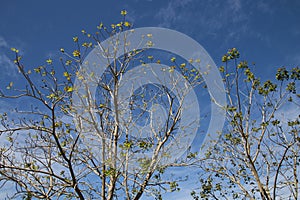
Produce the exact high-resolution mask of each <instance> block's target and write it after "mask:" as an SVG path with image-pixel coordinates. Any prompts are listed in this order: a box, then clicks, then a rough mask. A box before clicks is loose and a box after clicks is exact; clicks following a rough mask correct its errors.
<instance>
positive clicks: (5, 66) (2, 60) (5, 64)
mask: <svg viewBox="0 0 300 200" xmlns="http://www.w3.org/2000/svg"><path fill="white" fill-rule="evenodd" d="M0 71H1V73H0V80H5V79H6V78H16V77H17V75H18V70H17V69H16V66H15V64H14V63H13V61H12V60H11V59H10V58H9V57H8V56H7V55H5V54H2V55H1V54H0Z"/></svg>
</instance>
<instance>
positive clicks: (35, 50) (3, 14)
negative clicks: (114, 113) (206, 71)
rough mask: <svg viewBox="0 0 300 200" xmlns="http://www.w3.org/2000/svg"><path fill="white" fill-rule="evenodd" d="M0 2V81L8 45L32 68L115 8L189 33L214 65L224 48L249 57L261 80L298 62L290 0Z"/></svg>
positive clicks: (138, 22)
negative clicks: (283, 67) (232, 48)
mask: <svg viewBox="0 0 300 200" xmlns="http://www.w3.org/2000/svg"><path fill="white" fill-rule="evenodd" d="M0 5H1V6H0V19H1V23H0V84H2V85H3V84H8V83H9V82H10V81H11V80H16V79H17V78H18V73H17V70H15V68H14V65H13V64H12V62H11V60H12V59H13V53H12V52H10V50H9V49H10V47H16V48H19V49H20V50H21V54H23V55H24V59H23V63H24V64H25V66H27V67H29V68H33V67H37V66H39V65H40V64H43V63H45V60H46V59H48V58H53V59H55V58H58V57H59V55H60V52H59V49H60V48H61V47H63V48H65V49H69V50H72V49H73V48H74V46H73V45H74V44H73V41H72V37H73V36H76V35H80V34H81V30H82V29H85V30H87V31H89V32H95V31H96V26H97V25H98V24H99V23H100V22H104V23H105V24H107V25H109V24H111V23H116V22H118V21H120V20H121V16H120V11H121V10H123V9H126V10H127V11H128V20H129V21H131V22H132V23H133V24H134V27H136V28H137V27H147V26H151V27H157V26H159V27H166V28H170V29H174V30H177V31H180V32H182V33H185V34H186V35H188V36H190V37H192V38H194V39H195V40H197V42H199V43H200V44H201V45H202V46H203V47H204V48H205V49H206V50H207V52H208V53H209V54H210V55H211V57H212V58H213V60H214V61H215V62H216V64H217V66H220V65H221V64H222V63H221V56H222V55H223V54H224V53H225V52H226V51H227V50H228V49H229V48H231V47H237V48H238V49H239V50H240V52H241V55H242V59H246V60H248V61H249V62H250V63H252V62H255V63H256V67H255V71H256V72H257V73H258V75H260V76H261V77H262V78H263V79H267V78H271V77H272V75H273V74H274V73H275V71H276V69H277V68H278V67H281V66H288V67H295V66H297V65H299V64H300V12H299V10H300V1H298V0H276V1H275V0H269V1H258V0H253V1H250V0H245V1H242V0H223V1H217V0H205V1H204V0H127V1H125V0H123V1H121V0H98V1H97V0H89V1H79V0H72V1H61V0H52V1H38V0H31V1H23V0H11V1H4V0H2V2H1V4H0ZM1 107H4V102H1V104H0V109H1Z"/></svg>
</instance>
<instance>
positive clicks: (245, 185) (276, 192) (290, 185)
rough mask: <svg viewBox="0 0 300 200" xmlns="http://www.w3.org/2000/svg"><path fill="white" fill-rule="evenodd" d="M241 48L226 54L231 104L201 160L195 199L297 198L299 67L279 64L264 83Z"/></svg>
mask: <svg viewBox="0 0 300 200" xmlns="http://www.w3.org/2000/svg"><path fill="white" fill-rule="evenodd" d="M239 56H240V54H239V52H238V50H237V49H236V48H233V49H230V50H229V51H228V53H227V54H225V55H224V56H223V58H222V61H223V62H224V64H225V65H224V66H222V67H220V71H221V72H222V73H223V75H224V76H223V77H224V84H225V85H226V93H227V100H228V105H227V106H226V107H225V108H224V109H226V112H227V122H226V126H225V127H224V130H223V131H222V133H221V134H220V139H219V142H218V143H217V144H216V145H215V146H213V147H212V148H211V149H210V150H209V151H208V152H207V153H206V158H207V160H206V161H204V162H203V163H202V164H201V168H202V169H203V170H204V172H205V173H202V174H201V178H200V182H201V188H200V193H197V192H195V191H194V192H193V193H192V196H193V197H194V199H199V198H201V199H268V200H271V199H274V200H275V199H299V197H300V196H299V192H300V189H299V176H300V173H299V170H300V169H299V168H300V166H299V163H300V154H299V152H300V135H299V130H300V129H299V124H300V119H299V117H300V115H299V111H300V106H299V93H297V88H296V86H299V79H300V69H299V67H295V68H290V69H288V68H286V67H282V68H278V70H277V73H276V80H275V81H274V82H273V81H270V80H267V81H264V82H262V81H261V80H260V78H258V77H257V76H256V75H255V74H254V73H253V72H252V69H251V66H249V65H248V63H247V62H246V61H241V62H239V61H238V59H239Z"/></svg>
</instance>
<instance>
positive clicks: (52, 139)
mask: <svg viewBox="0 0 300 200" xmlns="http://www.w3.org/2000/svg"><path fill="white" fill-rule="evenodd" d="M126 14H127V12H126V11H125V10H123V11H121V15H122V18H123V20H122V21H121V22H119V23H116V24H112V25H111V26H110V27H106V26H105V25H104V24H103V23H100V24H99V25H98V26H97V32H96V33H95V34H90V33H88V32H87V31H85V30H82V34H83V39H81V37H78V36H75V37H73V42H74V45H75V49H74V50H70V51H68V50H66V49H64V48H61V49H60V52H61V54H62V57H61V58H60V60H59V61H60V64H61V67H57V65H58V62H57V61H55V60H54V59H51V58H48V59H47V60H46V61H45V63H44V64H43V65H39V66H37V67H35V68H33V69H31V68H26V67H25V66H24V65H23V63H22V55H21V53H20V52H19V51H18V50H17V49H16V48H12V51H13V52H14V54H15V61H14V62H15V64H16V66H17V67H18V70H19V72H20V74H21V75H22V77H23V80H24V81H25V84H22V85H20V84H14V83H13V82H10V83H9V84H8V86H7V87H6V88H4V89H3V88H1V90H0V97H1V98H3V99H6V101H8V102H17V105H16V108H15V110H14V112H12V111H10V110H7V111H6V112H3V113H2V114H1V116H0V121H1V127H0V134H1V136H0V137H1V139H4V138H6V141H5V142H3V143H1V149H0V163H1V164H0V184H1V186H0V187H3V186H4V185H5V184H13V185H14V188H15V191H14V194H13V196H10V197H9V198H19V197H23V198H24V199H74V198H78V199H103V200H104V199H105V200H106V199H107V200H111V199H118V198H120V199H122V198H126V199H134V200H137V199H140V198H141V196H142V195H143V194H144V193H146V194H147V195H152V196H153V197H155V198H157V199H160V198H161V195H162V193H163V192H166V191H169V192H173V191H178V190H179V185H178V182H180V181H181V179H180V178H179V179H178V178H176V177H174V176H172V177H166V176H165V175H164V172H165V169H167V168H168V167H170V166H171V165H174V163H164V162H160V161H161V160H163V159H168V156H169V155H168V151H167V150H165V149H167V148H165V147H166V146H167V145H168V144H170V142H171V141H173V138H174V135H176V134H177V133H178V130H177V129H178V123H179V122H180V119H181V110H182V109H183V108H182V104H183V99H184V96H185V95H186V94H187V92H188V91H187V90H185V91H181V97H180V98H175V97H174V91H172V90H170V89H167V88H166V87H162V86H159V85H142V86H141V88H140V89H138V90H135V91H125V92H128V93H130V92H131V93H132V96H131V97H130V99H126V100H124V99H120V98H121V97H120V93H122V92H123V93H124V91H122V90H121V86H122V85H121V83H122V82H121V80H122V79H123V78H124V74H126V72H128V71H130V70H131V68H132V65H134V63H138V64H141V63H142V66H144V67H145V68H146V67H147V66H146V65H145V64H144V63H145V62H144V61H143V59H146V60H147V59H149V60H151V61H152V62H154V63H157V64H160V60H159V59H155V58H154V56H152V55H148V54H146V52H147V49H136V50H134V51H130V52H128V51H126V45H127V44H126V42H124V41H126V38H118V33H121V32H123V31H126V30H129V29H131V26H132V25H131V23H130V22H129V21H127V20H126ZM110 37H112V38H113V39H111V40H110V43H109V44H110V46H109V48H108V49H105V48H103V47H102V46H101V45H102V43H101V42H102V41H104V40H105V39H107V38H110ZM147 37H148V38H151V35H150V34H149V35H147ZM120 44H123V45H124V46H120ZM94 48H98V49H99V52H98V53H99V55H101V56H103V57H104V58H106V60H107V62H106V65H105V66H100V67H102V68H103V67H105V69H106V70H105V71H104V73H103V74H102V76H101V77H98V76H97V75H96V74H95V73H94V72H93V71H88V70H85V68H84V67H82V66H85V65H88V63H84V59H85V57H86V56H88V54H89V53H90V52H91V50H92V49H94ZM120 49H121V50H123V49H124V53H123V55H122V56H121V57H117V56H116V52H117V51H119V50H120ZM68 52H71V53H68ZM171 63H172V65H171V66H170V67H168V69H167V70H166V69H165V68H162V69H161V70H164V71H165V72H164V73H170V74H172V73H173V72H174V69H175V68H176V69H178V70H179V72H180V73H181V74H182V75H183V76H184V77H186V79H187V80H188V81H189V84H190V85H192V86H193V87H196V86H197V85H199V84H201V83H202V79H201V76H200V75H199V72H198V71H196V70H191V69H190V68H188V65H186V64H185V63H182V64H177V63H176V62H175V58H174V59H173V58H172V60H171ZM76 83H77V86H78V85H80V86H82V87H83V88H85V89H84V90H83V91H82V90H81V89H80V88H78V87H76ZM91 84H92V85H95V86H96V88H97V89H96V96H93V95H92V91H91V89H90V88H89V85H91ZM82 87H81V88H82ZM174 88H176V82H174ZM74 96H76V97H77V98H78V102H81V105H76V104H75V101H74ZM18 100H19V102H18ZM127 100H128V102H129V104H130V109H129V111H130V114H131V115H132V116H131V117H126V118H122V116H124V115H123V112H124V110H125V108H124V107H122V103H120V102H122V101H127ZM20 101H21V102H26V103H21V105H20ZM157 104H161V105H163V106H165V107H166V108H167V110H168V112H167V113H166V119H165V121H157V122H155V124H150V127H151V130H135V129H134V128H132V127H135V126H136V124H137V123H148V124H149V121H150V120H151V119H152V118H151V117H152V115H151V109H152V108H153V107H155V106H157ZM158 108H159V106H158ZM125 111H126V110H125ZM149 113H150V114H149ZM125 116H128V115H125ZM191 123H196V121H195V122H191ZM145 131H147V132H146V133H145ZM147 134H149V136H147ZM139 136H140V137H139ZM175 142H176V141H175ZM193 159H195V157H193V156H190V157H188V158H186V159H185V160H184V161H183V162H180V161H176V166H182V165H188V163H189V161H191V160H193Z"/></svg>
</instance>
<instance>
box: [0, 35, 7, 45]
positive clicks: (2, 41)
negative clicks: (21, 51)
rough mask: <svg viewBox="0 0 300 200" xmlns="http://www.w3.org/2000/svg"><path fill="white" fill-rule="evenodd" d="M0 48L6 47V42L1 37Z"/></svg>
mask: <svg viewBox="0 0 300 200" xmlns="http://www.w3.org/2000/svg"><path fill="white" fill-rule="evenodd" d="M0 47H8V44H7V42H6V41H5V39H4V38H3V37H1V36H0Z"/></svg>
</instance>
